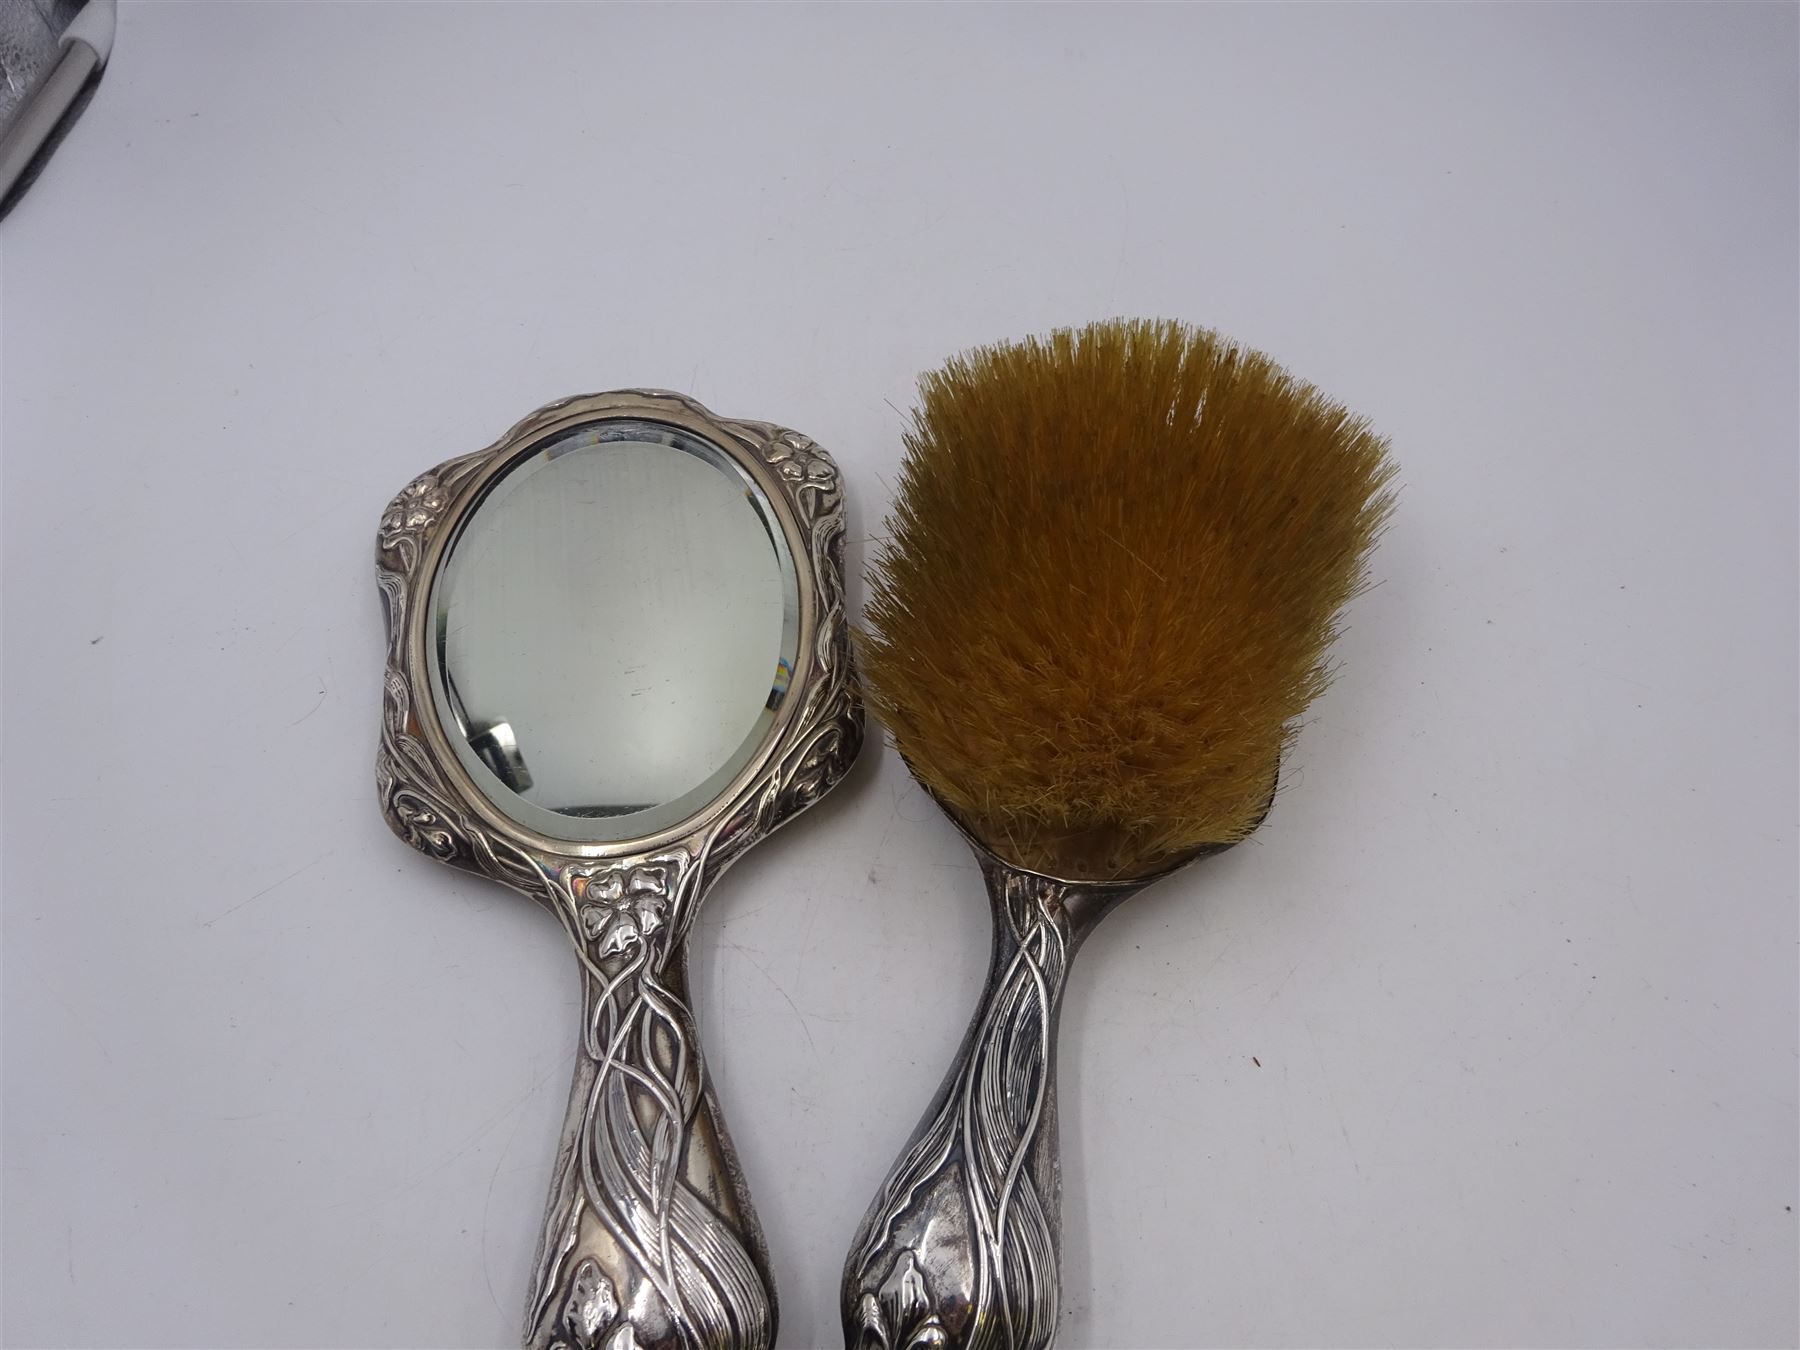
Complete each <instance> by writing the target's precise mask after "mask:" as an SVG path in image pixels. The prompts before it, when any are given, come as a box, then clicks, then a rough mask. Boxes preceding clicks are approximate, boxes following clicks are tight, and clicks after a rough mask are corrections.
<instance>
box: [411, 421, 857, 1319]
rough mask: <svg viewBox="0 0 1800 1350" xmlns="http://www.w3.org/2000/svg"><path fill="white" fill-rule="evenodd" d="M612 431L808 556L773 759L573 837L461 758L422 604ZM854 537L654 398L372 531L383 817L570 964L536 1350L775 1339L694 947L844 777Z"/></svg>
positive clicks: (734, 427)
mask: <svg viewBox="0 0 1800 1350" xmlns="http://www.w3.org/2000/svg"><path fill="white" fill-rule="evenodd" d="M612 417H618V418H635V419H643V420H647V421H652V422H657V423H662V424H666V425H668V426H671V427H674V428H677V429H681V430H686V431H688V432H690V433H693V434H695V435H698V436H700V437H702V438H703V439H705V440H707V441H709V442H711V443H713V444H714V445H717V446H718V447H720V448H721V449H723V450H724V451H726V452H727V453H728V454H729V455H730V456H731V457H732V458H733V460H735V461H736V462H737V463H738V464H739V466H740V467H741V468H742V469H743V470H744V472H745V473H746V474H747V475H748V476H749V477H750V478H751V479H752V481H753V482H755V483H756V484H757V485H758V486H759V487H760V488H761V489H762V491H763V493H764V494H765V495H766V497H767V498H768V500H769V502H770V503H771V504H772V506H773V508H774V512H775V514H776V516H777V517H778V518H779V521H780V526H781V529H782V531H783V533H784V535H785V537H786V540H787V546H788V551H789V552H790V553H791V555H792V556H793V558H794V559H795V561H796V571H797V572H798V578H799V592H800V594H799V599H800V629H799V657H798V662H797V668H796V669H795V671H794V673H793V678H792V682H791V684H790V686H789V694H788V697H787V698H786V699H785V700H784V702H783V704H782V707H781V710H780V712H779V714H778V716H777V718H776V720H775V722H774V723H773V725H772V726H771V727H770V729H769V732H768V735H767V737H766V739H765V740H764V742H763V744H762V746H761V748H760V749H759V750H757V751H756V753H755V754H754V755H752V756H751V758H750V760H749V761H748V763H746V764H745V765H744V766H743V768H742V769H741V770H740V771H739V772H738V774H737V775H736V777H735V778H734V779H733V781H732V782H731V783H730V784H729V786H728V787H727V788H726V789H725V790H724V792H723V793H722V794H721V795H720V796H719V797H718V798H717V799H715V800H714V801H713V802H711V803H709V804H708V805H706V806H705V807H703V808H701V809H700V810H699V811H697V812H696V813H695V814H694V815H693V816H691V817H690V818H689V819H687V820H685V821H683V822H681V823H680V824H678V825H676V826H674V827H672V828H670V829H667V830H663V831H661V832H659V833H658V834H656V835H653V836H650V837H647V838H642V839H632V840H625V841H622V842H617V843H578V842H571V841H568V840H563V839H555V838H551V837H548V836H546V835H543V834H539V833H537V832H535V831H534V830H532V829H528V828H525V827H523V826H521V825H519V824H517V823H516V822H514V821H513V820H511V819H509V818H508V817H507V816H506V815H505V814H504V813H503V812H501V811H500V810H499V809H498V808H496V807H495V806H494V805H493V803H491V802H490V801H489V800H488V799H487V798H486V797H485V796H484V795H483V794H482V792H481V791H480V790H479V789H478V788H477V786H476V785H475V783H474V782H473V781H472V780H471V778H470V777H469V774H468V772H467V770H466V769H465V768H464V767H463V765H462V764H461V763H460V762H459V760H458V757H457V755H456V754H455V753H454V752H453V750H452V748H451V746H450V744H449V742H448V740H447V738H446V731H445V728H444V727H443V725H442V724H441V722H440V719H439V715H438V712H437V710H436V707H435V705H434V702H433V698H432V695H431V682H430V672H429V668H428V666H427V664H426V663H427V659H428V651H427V632H426V628H427V617H426V611H427V608H428V597H429V596H430V594H431V588H432V583H433V579H434V577H435V576H436V575H437V572H438V569H439V567H440V566H441V564H442V562H443V560H444V557H445V554H446V550H447V548H448V546H449V543H450V541H453V540H454V538H455V535H456V526H457V523H458V522H459V520H460V519H462V517H463V516H464V515H465V514H466V513H467V512H469V511H470V510H472V509H473V507H474V506H475V504H476V503H478V502H479V501H480V500H481V497H482V494H483V491H484V489H485V488H486V487H487V486H489V485H490V484H491V483H492V482H494V481H495V480H496V479H497V478H498V477H499V476H500V475H501V474H502V473H504V472H505V471H506V469H507V467H508V466H509V465H510V464H513V463H515V462H517V461H518V460H519V459H520V457H521V456H523V455H526V454H529V453H531V451H532V448H533V447H535V446H539V445H542V444H543V443H544V442H545V441H546V440H547V439H549V438H552V437H555V436H557V435H559V434H562V433H564V432H566V431H568V430H569V429H571V428H574V427H577V426H580V425H582V424H584V423H588V422H592V421H595V420H597V419H602V418H612ZM843 531H844V515H843V495H842V488H841V484H840V481H839V478H838V472H837V469H836V466H835V465H834V464H833V463H832V461H831V459H830V457H829V456H828V455H827V454H826V453H825V452H824V451H823V450H821V449H820V448H819V447H818V446H817V445H815V444H814V443H813V442H812V441H810V440H808V439H807V438H806V437H804V436H802V435H800V434H798V433H797V432H793V431H788V430H785V429H783V428H781V427H777V426H772V425H770V424H768V423H765V422H741V421H727V420H725V419H721V418H717V417H714V416H713V415H712V414H711V413H709V412H708V411H707V410H706V409H705V408H703V407H701V406H700V405H699V404H698V403H696V402H694V401H693V400H692V399H688V398H685V397H683V396H681V395H679V394H672V393H666V392H661V391H655V390H626V391H622V392H618V393H609V394H598V395H591V396H586V397H581V398H572V399H565V400H563V401H561V402H559V403H553V404H550V405H549V406H548V407H545V408H542V409H540V410H538V411H537V412H535V413H533V414H532V415H531V416H530V417H528V418H526V419H525V420H524V421H522V422H520V423H519V424H518V425H517V426H515V427H514V428H513V429H512V430H511V431H509V432H508V433H507V434H506V435H505V436H504V437H502V438H501V439H500V440H499V441H498V442H496V443H495V444H494V445H492V446H490V447H488V448H487V449H485V450H482V451H479V452H477V453H475V454H471V455H464V456H462V457H460V458H457V459H452V460H449V461H447V462H446V463H444V464H441V465H439V466H438V467H437V468H435V469H433V470H431V471H430V472H428V473H425V474H422V475H420V476H419V477H418V478H416V479H414V480H413V481H412V482H411V483H409V484H408V485H407V486H406V487H405V488H404V489H403V490H402V491H401V493H400V494H399V496H397V497H396V498H395V499H394V501H393V503H392V504H391V505H390V506H389V507H388V509H387V512H386V514H385V515H384V516H383V517H382V520H381V528H380V533H379V537H378V542H377V549H376V563H377V579H378V581H379V583H380V586H381V592H382V595H383V597H384V599H385V600H386V604H387V616H388V653H387V675H386V682H385V707H384V712H383V717H382V727H381V746H380V752H379V755H378V758H377V765H376V780H377V786H378V791H379V797H380V802H381V809H382V812H383V814H384V815H385V816H386V818H387V821H388V824H389V825H390V826H391V827H392V828H393V830H394V832H395V833H396V834H398V835H399V836H400V838H402V839H403V840H405V841H406V842H407V843H409V844H411V845H412V846H413V847H414V848H416V849H418V850H419V851H420V852H422V853H425V854H428V855H429V856H431V857H433V858H436V859H438V860H439V861H441V862H446V863H449V864H451V865H452V866H455V867H460V868H464V869H466V870H468V871H472V872H478V873H481V874H483V875H485V876H488V877H492V878H493V879H495V880H497V881H500V882H503V883H505V884H506V885H508V886H511V887H513V888H514V889H516V890H519V891H522V892H524V893H525V894H526V895H529V896H531V897H532V898H533V899H535V900H537V901H539V902H540V903H542V904H544V905H545V906H546V907H547V908H549V910H550V911H551V912H552V913H553V914H555V915H556V917H557V918H558V920H560V921H561V923H562V925H563V928H564V929H565V930H566V931H567V933H568V935H569V938H570V940H571V942H572V943H573V944H574V947H575V951H576V954H577V956H578V957H579V959H580V963H581V972H582V982H583V986H584V990H585V995H584V999H583V1024H582V1031H581V1040H580V1050H579V1053H578V1054H577V1056H576V1068H575V1081H574V1086H573V1088H572V1091H571V1094H570V1099H569V1111H568V1116H567V1119H566V1121H565V1124H564V1127H563V1134H562V1144H561V1148H560V1151H559V1153H558V1155H557V1164H556V1172H555V1178H554V1181H553V1184H552V1189H551V1194H550V1200H549V1208H548V1212H547V1214H546V1216H545V1221H544V1229H543V1233H542V1237H541V1239H540V1246H539V1254H538V1259H537V1262H536V1267H535V1270H536V1274H535V1278H534V1282H533V1288H532V1291H531V1297H530V1302H529V1305H528V1308H527V1312H526V1321H525V1332H524V1342H525V1345H526V1346H528V1347H531V1348H532V1350H559V1348H561V1350H632V1347H639V1348H640V1350H736V1348H738V1347H743V1348H744V1350H767V1347H770V1346H772V1345H773V1344H774V1340H775V1329H776V1302H775V1294H774V1288H773V1284H772V1282H771V1280H770V1278H769V1269H768V1255H767V1250H766V1248H765V1245H764V1242H763V1237H762V1232H761V1229H760V1227H759V1225H758V1223H757V1220H756V1215H755V1213H754V1211H753V1210H752V1209H751V1207H750V1197H749V1193H748V1191H747V1189H746V1187H745V1184H744V1179H743V1176H742V1174H741V1173H740V1171H739V1168H738V1163H737V1157H736V1155H735V1153H734V1151H733V1149H732V1145H731V1137H730V1135H729V1134H728V1133H727V1132H726V1129H725V1123H724V1120H723V1118H722V1116H721V1115H720V1113H719V1108H718V1105H717V1103H716V1102H715V1100H714V1097H713V1094H712V1090H711V1087H710V1085H709V1083H708V1079H707V1074H706V1068H705V1064H704V1062H703V1060H702V1057H701V1054H700V1046H699V1040H698V1029H697V1027H696V1024H695V1021H694V1016H693V1012H692V1010H691V1008H690V1006H689V1002H688V989H687V965H686V947H685V943H686V938H687V936H688V933H689V930H690V929H691V927H692V925H693V922H694V916H695V913H696V912H697V910H698V908H699V906H700V902H701V900H702V899H703V898H704V896H705V894H706V891H707V889H708V887H710V885H711V884H712V882H713V881H714V880H715V879H716V878H717V877H718V875H719V874H720V873H721V872H722V871H724V869H725V868H726V867H727V866H729V865H730V863H731V862H733V861H734V860H735V859H736V858H738V857H739V856H740V855H741V854H742V853H743V852H744V850H745V849H747V848H748V847H750V845H752V844H754V843H756V842H757V841H758V840H760V839H762V838H763V837H764V836H765V835H767V834H769V833H770V832H771V831H772V830H774V829H775V828H777V827H778V826H780V825H781V824H782V823H784V822H785V821H787V820H788V819H790V818H791V817H793V816H794V815H795V814H797V813H798V812H799V811H801V810H803V809H805V808H806V807H808V806H810V805H812V803H814V802H815V801H817V800H818V799H819V798H820V797H821V796H822V795H823V794H824V793H825V792H826V791H828V790H829V789H830V788H831V787H832V786H833V785H834V784H836V783H837V782H838V781H839V780H840V779H841V778H842V777H843V776H844V774H845V773H846V772H847V771H848V770H849V768H850V765H851V763H852V762H853V760H854V759H855V757H856V753H857V750H858V749H859V748H860V746H861V743H862V728H863V722H862V708H861V703H860V701H859V699H858V696H857V692H856V686H855V681H854V679H853V677H852V672H851V657H850V645H849V636H848V628H847V625H846V622H845V617H844V593H843ZM507 735H510V731H509V732H508V733H507ZM499 739H500V740H502V741H503V740H504V739H505V738H504V737H502V738H499ZM501 748H502V749H503V748H504V747H503V746H502V747H501Z"/></svg>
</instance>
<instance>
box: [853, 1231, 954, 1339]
mask: <svg viewBox="0 0 1800 1350" xmlns="http://www.w3.org/2000/svg"><path fill="white" fill-rule="evenodd" d="M856 1336H857V1339H856V1342H855V1344H856V1350H944V1347H945V1346H947V1345H949V1344H950V1337H949V1336H948V1335H947V1334H946V1333H945V1331H944V1324H943V1322H941V1321H940V1320H939V1319H938V1315H937V1314H936V1313H934V1312H932V1311H931V1290H930V1289H929V1288H928V1287H927V1286H926V1284H925V1273H924V1272H923V1271H921V1270H920V1269H919V1263H918V1260H917V1257H916V1255H915V1253H914V1252H913V1249H912V1248H911V1247H902V1248H901V1249H900V1254H899V1255H898V1256H896V1257H895V1258H894V1264H893V1268H892V1269H890V1270H889V1271H888V1276H887V1279H886V1280H884V1281H882V1285H881V1292H880V1294H879V1295H877V1294H875V1293H864V1294H863V1296H862V1300H861V1301H860V1302H859V1303H858V1304H857V1307H856Z"/></svg>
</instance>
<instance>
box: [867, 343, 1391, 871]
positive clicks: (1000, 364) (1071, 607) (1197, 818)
mask: <svg viewBox="0 0 1800 1350" xmlns="http://www.w3.org/2000/svg"><path fill="white" fill-rule="evenodd" d="M920 392H921V397H922V406H921V408H920V409H919V410H918V411H917V412H916V413H915V415H914V419H913V424H912V427H911V429H910V431H909V432H908V433H907V435H906V455H905V461H904V464H903V466H902V469H901V475H900V484H899V492H898V497H897V500H896V502H895V505H894V509H893V514H892V516H891V517H890V519H889V536H890V537H889V539H888V542H887V543H886V545H885V546H884V547H883V548H882V549H881V550H880V551H879V553H878V556H877V557H876V560H875V563H874V566H873V569H872V572H871V578H870V581H871V587H872V598H871V601H870V604H869V611H868V622H869V628H868V630H867V631H866V632H863V633H861V634H859V639H860V643H859V645H860V652H861V659H862V670H863V678H864V683H865V685H866V688H867V692H868V697H869V701H870V703H871V704H872V705H873V707H874V708H875V709H876V711H877V712H878V713H880V715H881V716H882V717H883V719H884V720H885V721H886V723H887V725H888V728H889V730H890V731H891V732H892V733H893V737H894V741H895V743H896V745H897V746H898V747H899V749H900V752H901V754H902V755H904V756H905V758H906V760H907V763H908V764H909V765H910V766H911V768H912V770H913V772H914V773H915V774H917V775H918V777H919V778H920V780H921V781H922V782H924V784H925V785H926V786H927V787H928V788H930V790H931V791H932V792H933V793H934V794H935V795H936V796H937V797H938V799H939V800H940V801H942V802H943V803H944V804H945V805H946V806H947V807H949V808H950V809H951V810H952V811H953V812H954V813H955V814H956V815H957V816H958V817H959V818H960V819H961V821H962V823H963V824H964V826H965V827H966V828H968V829H969V830H970V832H971V833H973V834H974V835H976V836H977V837H978V838H979V839H981V840H982V842H984V843H985V844H986V845H987V846H988V847H989V848H990V849H991V850H993V851H994V852H995V853H997V854H999V855H1000V856H1001V857H1003V858H1005V859H1006V860H1007V861H1009V862H1012V863H1015V864H1017V865H1019V866H1022V867H1027V868H1030V869H1032V870H1035V871H1039V872H1046V873H1049V874H1051V875H1055V876H1064V877H1071V878H1082V879H1110V878H1118V877H1131V876H1143V875H1147V874H1149V873H1150V872H1153V871H1155V870H1157V869H1159V868H1160V867H1162V866H1166V865H1168V864H1170V863H1173V862H1175V861H1178V860H1179V859H1181V858H1182V857H1184V856H1186V855H1187V854H1189V853H1191V852H1193V851H1194V850H1195V849H1197V848H1200V847H1203V846H1205V845H1209V844H1221V843H1230V842H1234V841H1236V840H1238V839H1241V838H1242V837H1243V836H1244V835H1245V834H1247V833H1249V832H1250V831H1251V830H1252V829H1254V828H1255V826H1256V824H1257V822H1258V821H1259V820H1260V819H1261V817H1262V814H1263V812H1264V810H1265V809H1266V807H1267V805H1268V797H1269V791H1270V786H1271V783H1272V781H1273V778H1274V774H1275V770H1276V767H1277V764H1278V762H1279V759H1280V755H1281V753H1282V750H1283V748H1284V746H1285V745H1286V743H1287V740H1288V738H1289V737H1290V736H1291V735H1292V732H1293V729H1294V726H1295V722H1296V719H1297V718H1298V717H1299V716H1300V714H1301V713H1302V712H1303V711H1304V710H1305V708H1306V706H1307V704H1309V703H1310V702H1311V701H1312V700H1313V699H1314V698H1316V697H1317V696H1318V694H1319V693H1320V691H1321V690H1322V689H1323V688H1324V687H1325V684H1326V682H1327V679H1328V678H1329V670H1328V668H1327V666H1326V664H1325V652H1326V648H1327V647H1328V646H1329V645H1330V643H1331V640H1332V638H1333V636H1334V634H1335V624H1336V618H1337V614H1338V612H1339V610H1340V609H1341V608H1342V607H1343V605H1344V603H1345V602H1346V601H1347V600H1349V599H1350V597H1351V596H1352V595H1354V594H1355V593H1356V592H1357V591H1358V589H1359V588H1360V587H1361V586H1362V584H1363V581H1364V577H1365V564H1366V559H1367V556H1368V552H1369V549H1370V546H1371V545H1372V544H1373V542H1374V540H1375V537H1376V535H1377V534H1378V533H1379V531H1380V529H1381V526H1382V524H1383V522H1384V521H1385V520H1386V518H1387V515H1388V513H1389V511H1390V510H1391V509H1392V505H1393V494H1392V492H1391V490H1390V488H1389V484H1390V481H1391V479H1392V475H1393V469H1392V466H1391V465H1390V463H1389V461H1388V459H1387V453H1386V444H1385V442H1384V441H1383V440H1382V439H1381V438H1380V437H1378V436H1377V435H1375V434H1374V432H1372V431H1371V430H1370V429H1369V428H1368V426H1367V424H1366V423H1365V422H1363V421H1362V420H1361V419H1360V418H1357V417H1355V416H1353V415H1352V414H1351V413H1349V412H1348V411H1346V410H1345V409H1344V408H1343V407H1342V406H1340V405H1339V404H1337V403H1334V402H1332V401H1331V400H1330V399H1328V398H1326V397H1325V396H1324V395H1322V394H1320V393H1319V392H1318V391H1317V390H1316V389H1314V388H1313V387H1312V386H1310V385H1307V384H1305V383H1302V382H1301V381H1299V380H1296V379H1294V378H1293V377H1292V376H1291V375H1289V374H1288V373H1287V372H1286V371H1285V370H1283V369H1282V368H1281V367H1280V366H1278V365H1276V364H1275V363H1274V362H1273V361H1271V360H1270V359H1269V358H1268V357H1266V356H1263V355H1261V354H1260V353H1257V352H1253V351H1249V350H1246V349H1245V348H1243V347H1239V346H1237V345H1235V344H1233V343H1231V342H1230V341H1228V340H1226V339H1224V338H1222V337H1220V336H1218V335H1217V334H1216V333H1212V332H1208V331H1205V330H1202V329H1195V328H1190V327H1187V326H1185V325H1182V324H1177V323H1167V322H1145V321H1131V322H1127V321H1111V322H1106V323H1099V324H1094V325H1092V326H1090V327H1087V328H1084V329H1080V330H1078V331H1068V330H1063V331H1059V332H1056V333H1054V334H1052V335H1051V336H1050V337H1049V338H1047V339H1031V340H1028V341H1025V342H1022V343H1016V344H1004V345H1000V346H995V347H985V348H980V349H977V350H975V351H973V352H969V353H967V354H965V355H963V356H960V357H957V358H956V359H954V360H952V361H951V362H949V363H948V364H947V365H946V366H945V367H944V368H943V369H942V370H939V371H936V372H934V373H932V374H930V375H927V376H925V377H924V378H923V379H922V380H921V382H920Z"/></svg>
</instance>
